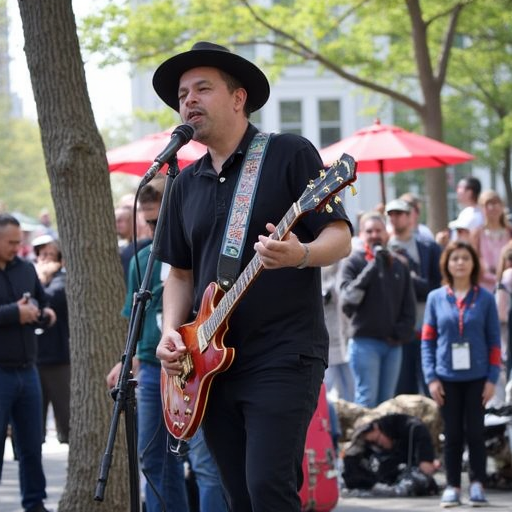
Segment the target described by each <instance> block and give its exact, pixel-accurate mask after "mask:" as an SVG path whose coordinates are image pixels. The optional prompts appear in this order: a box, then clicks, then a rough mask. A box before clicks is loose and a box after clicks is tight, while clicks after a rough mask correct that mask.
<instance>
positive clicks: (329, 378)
mask: <svg viewBox="0 0 512 512" xmlns="http://www.w3.org/2000/svg"><path fill="white" fill-rule="evenodd" d="M324 382H325V386H326V388H327V392H328V393H330V392H331V391H332V390H333V389H335V390H336V393H337V395H338V398H342V399H343V400H347V401H349V402H353V401H354V377H352V371H351V369H350V366H349V364H348V363H340V364H332V365H329V366H328V367H327V368H326V369H325V377H324Z"/></svg>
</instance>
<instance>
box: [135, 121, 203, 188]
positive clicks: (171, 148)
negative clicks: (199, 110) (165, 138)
mask: <svg viewBox="0 0 512 512" xmlns="http://www.w3.org/2000/svg"><path fill="white" fill-rule="evenodd" d="M193 135H194V128H192V126H190V125H189V124H182V125H180V126H177V127H176V128H175V130H174V131H173V132H172V135H171V140H170V141H169V144H167V146H166V148H165V149H164V150H163V151H162V152H161V153H160V154H159V155H158V156H157V157H156V158H155V161H154V162H153V164H152V165H151V167H150V168H149V169H148V170H147V171H146V174H145V175H144V177H143V178H142V180H141V182H140V184H139V188H142V187H143V186H144V185H147V184H148V183H149V182H150V181H151V180H152V179H153V178H154V177H155V176H156V175H157V173H158V171H159V170H160V169H161V168H162V167H163V165H164V164H167V163H169V161H170V160H171V158H172V157H173V156H175V155H176V153H177V152H178V151H179V150H180V149H181V148H182V147H183V146H184V145H185V144H188V143H189V142H190V140H191V139H192V136H193Z"/></svg>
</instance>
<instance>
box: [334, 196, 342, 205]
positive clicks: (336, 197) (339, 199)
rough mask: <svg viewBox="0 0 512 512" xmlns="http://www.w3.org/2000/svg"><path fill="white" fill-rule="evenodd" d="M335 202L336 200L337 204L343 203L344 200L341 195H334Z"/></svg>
mask: <svg viewBox="0 0 512 512" xmlns="http://www.w3.org/2000/svg"><path fill="white" fill-rule="evenodd" d="M334 202H335V203H336V204H341V202H342V201H341V197H340V196H334Z"/></svg>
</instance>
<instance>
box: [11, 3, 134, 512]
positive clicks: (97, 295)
mask: <svg viewBox="0 0 512 512" xmlns="http://www.w3.org/2000/svg"><path fill="white" fill-rule="evenodd" d="M18 3H19V8H20V13H21V18H22V21H23V32H24V36H25V53H26V57H27V62H28V67H29V71H30V77H31V81H32V87H33V90H34V96H35V101H36V105H37V113H38V119H39V125H40V128H41V138H42V143H43V149H44V155H45V163H46V170H47V173H48V176H49V179H50V183H51V192H52V198H53V201H54V204H55V211H56V217H57V224H58V230H59V235H60V238H61V241H62V248H63V255H64V259H65V262H66V269H67V275H68V278H67V279H68V281H67V283H68V284H67V298H68V307H69V318H70V331H71V338H70V344H71V367H72V382H71V386H72V391H71V394H72V404H71V433H70V443H69V461H68V478H67V482H66V487H65V489H64V492H63V495H62V497H61V501H60V504H59V511H60V512H68V511H69V512H81V511H84V512H85V511H87V512H89V511H90V510H91V508H92V507H93V506H94V505H95V502H94V501H93V498H94V494H95V489H96V483H97V482H96V481H97V477H98V468H99V465H100V460H101V458H102V456H103V453H104V451H105V447H106V441H107V434H108V430H109V425H110V419H111V412H112V408H113V402H112V400H111V399H110V397H109V394H108V393H107V389H106V384H105V375H106V373H107V372H108V370H109V369H110V368H111V367H112V365H113V364H114V363H115V361H117V360H118V359H119V356H120V354H121V352H122V349H123V341H124V339H125V337H126V323H125V321H124V320H123V319H122V318H121V314H120V311H121V307H122V304H123V299H124V293H125V287H124V281H123V275H122V268H121V265H120V259H119V255H118V250H117V242H116V236H115V227H114V208H113V202H112V194H111V188H110V181H109V173H108V167H107V160H106V156H105V147H104V144H103V141H102V139H101V136H100V134H99V132H98V129H97V127H96V123H95V120H94V116H93V112H92V108H91V104H90V100H89V96H88V92H87V84H86V79H85V71H84V67H83V63H82V58H81V54H80V48H79V43H78V37H77V34H76V23H75V18H74V14H73V10H72V6H71V0H44V1H40V0H19V2H18ZM28 171H30V169H27V172H28ZM117 439H118V442H117V443H116V449H115V450H114V458H113V464H112V467H111V471H110V478H109V480H110V484H109V485H107V492H106V495H105V500H104V505H103V509H104V510H108V511H109V512H117V511H122V510H123V511H124V510H127V509H128V507H127V501H128V496H129V495H128V491H127V489H128V478H127V469H126V457H125V455H124V452H125V451H126V449H125V448H124V444H121V441H122V440H124V431H120V432H119V433H118V435H117Z"/></svg>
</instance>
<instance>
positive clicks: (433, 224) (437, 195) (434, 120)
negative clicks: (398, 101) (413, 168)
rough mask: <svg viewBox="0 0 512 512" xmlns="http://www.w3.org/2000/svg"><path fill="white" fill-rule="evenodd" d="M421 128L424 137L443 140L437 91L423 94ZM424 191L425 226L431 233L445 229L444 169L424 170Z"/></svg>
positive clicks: (446, 195) (446, 185) (446, 220)
mask: <svg viewBox="0 0 512 512" xmlns="http://www.w3.org/2000/svg"><path fill="white" fill-rule="evenodd" d="M425 106H426V108H425V110H424V115H423V126H424V127H425V135H426V136H427V137H431V138H432V139H436V140H439V141H442V140H443V115H442V112H441V94H440V93H438V92H437V91H432V93H429V92H428V91H427V92H426V93H425ZM425 189H426V194H425V196H426V198H427V224H428V226H429V227H430V229H431V230H432V232H433V233H438V232H439V231H441V230H443V229H446V226H447V222H448V206H447V197H448V184H447V178H446V168H445V167H436V168H432V169H425Z"/></svg>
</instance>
